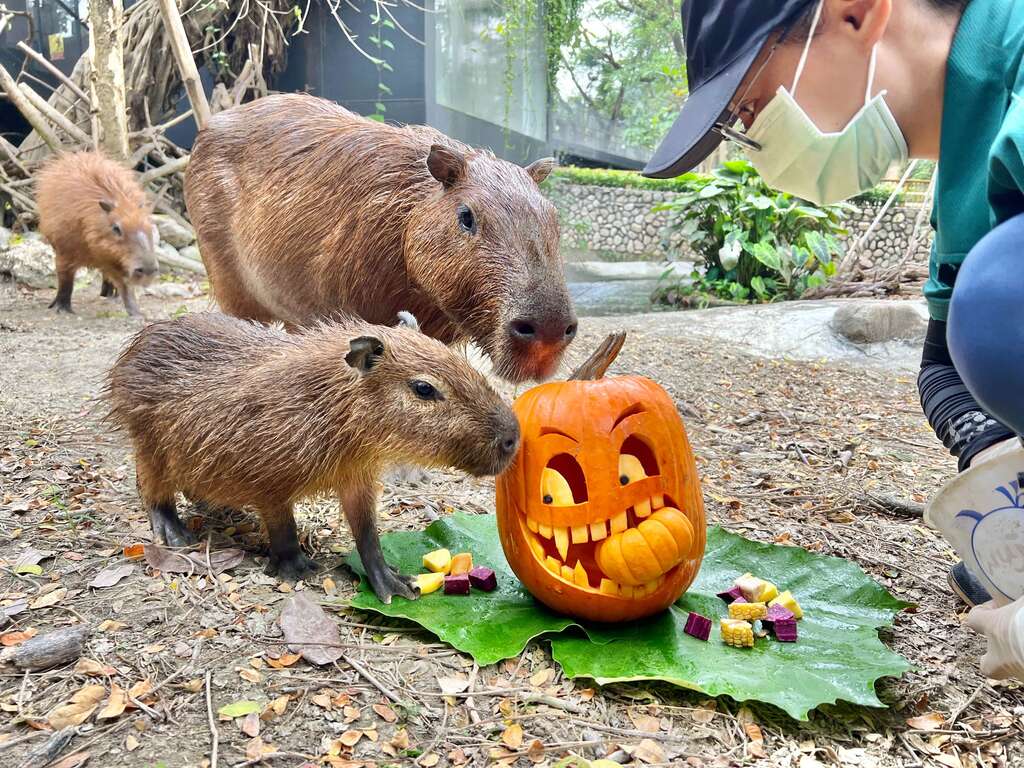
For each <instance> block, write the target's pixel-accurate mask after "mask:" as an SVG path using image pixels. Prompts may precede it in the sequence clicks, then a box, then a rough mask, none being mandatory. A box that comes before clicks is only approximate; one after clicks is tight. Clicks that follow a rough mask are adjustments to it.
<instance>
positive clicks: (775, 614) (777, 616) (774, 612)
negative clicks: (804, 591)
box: [764, 603, 796, 622]
mask: <svg viewBox="0 0 1024 768" xmlns="http://www.w3.org/2000/svg"><path fill="white" fill-rule="evenodd" d="M795 618H796V616H794V615H793V612H792V611H791V610H789V608H785V607H783V606H781V605H779V604H778V603H772V604H771V605H769V606H768V615H767V616H765V618H764V620H765V622H770V621H779V620H782V619H795Z"/></svg>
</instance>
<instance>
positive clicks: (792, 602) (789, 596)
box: [771, 589, 804, 620]
mask: <svg viewBox="0 0 1024 768" xmlns="http://www.w3.org/2000/svg"><path fill="white" fill-rule="evenodd" d="M771 605H781V606H782V607H783V608H787V609H789V610H790V611H792V612H793V618H795V619H797V620H799V619H802V618H803V617H804V612H803V610H801V608H800V603H798V602H797V601H796V598H795V597H793V593H792V592H790V591H789V590H788V589H787V590H786V591H785V592H783V593H782V594H781V595H779V596H778V597H776V598H775V599H774V600H772V601H771Z"/></svg>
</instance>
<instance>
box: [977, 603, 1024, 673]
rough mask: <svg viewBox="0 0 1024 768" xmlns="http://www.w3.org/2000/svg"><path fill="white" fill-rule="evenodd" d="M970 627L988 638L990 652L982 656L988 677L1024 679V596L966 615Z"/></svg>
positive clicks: (983, 669)
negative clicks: (1002, 604)
mask: <svg viewBox="0 0 1024 768" xmlns="http://www.w3.org/2000/svg"><path fill="white" fill-rule="evenodd" d="M967 626H969V627H970V628H971V629H973V630H975V631H976V632H980V633H981V634H983V635H985V638H986V639H987V640H988V651H987V653H986V654H985V655H984V656H982V657H981V673H982V674H983V675H985V677H991V678H994V679H996V680H1004V679H1006V678H1008V677H1015V678H1017V679H1018V680H1024V597H1022V598H1019V599H1018V600H1017V601H1016V602H1013V603H1010V604H1009V605H1004V606H1002V607H1001V608H1000V607H996V604H995V603H994V602H992V601H989V602H987V603H984V604H982V605H978V606H975V607H974V608H972V609H971V612H970V613H969V614H967Z"/></svg>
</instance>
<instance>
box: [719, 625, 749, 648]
mask: <svg viewBox="0 0 1024 768" xmlns="http://www.w3.org/2000/svg"><path fill="white" fill-rule="evenodd" d="M719 626H720V627H721V630H722V642H723V643H725V644H726V645H732V646H734V647H736V648H753V647H754V628H753V627H752V626H750V622H748V621H742V620H740V619H722V620H721V621H720V622H719Z"/></svg>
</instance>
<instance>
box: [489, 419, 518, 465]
mask: <svg viewBox="0 0 1024 768" xmlns="http://www.w3.org/2000/svg"><path fill="white" fill-rule="evenodd" d="M499 423H503V424H504V425H503V426H501V427H499V428H498V437H497V439H496V440H495V442H496V443H497V446H498V452H499V453H500V454H501V456H502V458H503V459H507V458H511V457H512V456H515V455H516V451H518V450H519V422H517V421H516V420H515V419H514V418H513V419H512V420H511V421H507V420H506V419H499Z"/></svg>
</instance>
